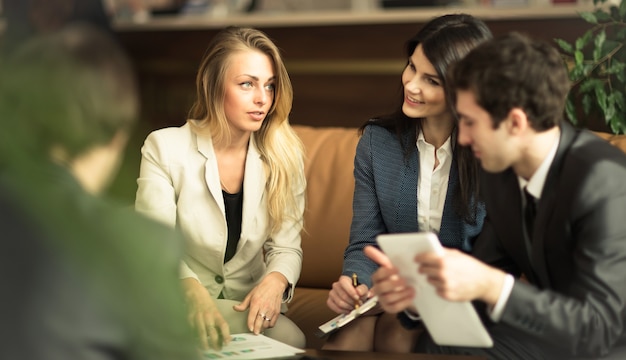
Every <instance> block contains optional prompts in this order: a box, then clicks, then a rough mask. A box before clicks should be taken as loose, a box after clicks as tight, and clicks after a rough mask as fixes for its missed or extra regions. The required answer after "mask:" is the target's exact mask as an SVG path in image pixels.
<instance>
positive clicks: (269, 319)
mask: <svg viewBox="0 0 626 360" xmlns="http://www.w3.org/2000/svg"><path fill="white" fill-rule="evenodd" d="M263 319H265V321H271V320H272V318H271V317H267V316H264V317H263Z"/></svg>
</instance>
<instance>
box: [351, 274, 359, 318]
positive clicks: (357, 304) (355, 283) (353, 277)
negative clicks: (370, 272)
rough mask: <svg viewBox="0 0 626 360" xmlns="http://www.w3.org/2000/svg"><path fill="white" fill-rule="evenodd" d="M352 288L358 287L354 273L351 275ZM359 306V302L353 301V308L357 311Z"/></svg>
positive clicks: (357, 280) (357, 279)
mask: <svg viewBox="0 0 626 360" xmlns="http://www.w3.org/2000/svg"><path fill="white" fill-rule="evenodd" d="M352 286H354V288H355V289H356V287H357V286H359V278H358V277H357V275H356V273H352ZM359 306H360V301H359V300H355V301H354V308H355V309H358V308H359Z"/></svg>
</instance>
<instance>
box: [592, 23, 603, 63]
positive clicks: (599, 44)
mask: <svg viewBox="0 0 626 360" xmlns="http://www.w3.org/2000/svg"><path fill="white" fill-rule="evenodd" d="M604 40H606V32H605V31H604V29H603V30H602V31H600V32H599V33H598V35H596V37H595V39H593V44H594V46H595V48H594V49H593V61H598V60H599V59H601V58H602V57H603V56H604V55H605V53H604V52H603V51H602V50H603V47H604Z"/></svg>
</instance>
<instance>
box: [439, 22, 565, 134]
mask: <svg viewBox="0 0 626 360" xmlns="http://www.w3.org/2000/svg"><path fill="white" fill-rule="evenodd" d="M449 83H450V85H451V86H452V87H453V88H454V89H455V90H457V91H458V90H469V91H471V92H473V93H474V96H475V97H476V102H477V104H478V105H480V107H482V108H484V109H485V110H486V111H487V112H488V113H489V114H490V115H491V118H492V121H493V126H494V128H497V127H499V126H500V122H502V120H504V119H505V118H506V116H507V115H508V113H509V111H511V109H513V108H521V109H523V110H524V111H525V112H526V115H527V116H528V119H529V122H530V124H531V126H532V127H533V128H534V129H535V130H537V131H543V130H547V129H550V128H552V127H554V126H557V125H558V124H559V122H560V121H561V120H562V119H563V111H564V108H565V100H566V98H567V94H568V92H569V89H570V81H569V77H568V74H567V69H566V67H565V65H564V63H563V59H562V57H561V55H560V54H559V52H558V51H557V49H556V48H555V47H553V46H552V45H550V44H548V43H546V42H544V41H540V40H534V39H531V38H530V37H528V36H526V35H523V34H520V33H516V32H512V33H509V34H506V35H502V36H499V37H497V38H495V39H493V40H491V41H488V42H485V43H483V44H481V45H480V46H478V47H477V48H475V49H474V50H472V51H471V52H470V53H469V54H468V55H467V56H466V57H465V58H463V59H462V60H461V61H459V62H458V63H456V64H455V65H454V66H453V67H452V68H451V71H450V73H449Z"/></svg>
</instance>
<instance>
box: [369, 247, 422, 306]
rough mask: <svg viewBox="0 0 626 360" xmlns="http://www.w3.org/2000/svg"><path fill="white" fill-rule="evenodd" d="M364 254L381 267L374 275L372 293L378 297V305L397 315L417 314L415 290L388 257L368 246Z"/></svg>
mask: <svg viewBox="0 0 626 360" xmlns="http://www.w3.org/2000/svg"><path fill="white" fill-rule="evenodd" d="M363 252H364V253H365V255H366V256H367V257H368V258H370V259H371V260H372V261H374V262H375V263H377V264H378V265H380V267H379V268H378V270H376V272H374V274H373V275H372V283H373V286H372V292H373V293H375V294H376V295H378V303H379V304H380V305H381V307H382V308H383V310H385V311H386V312H388V313H392V314H396V313H399V312H401V311H404V310H407V309H408V310H410V311H411V312H412V313H416V312H417V311H416V310H415V307H414V306H413V299H414V298H415V290H414V289H413V287H412V286H410V285H408V284H407V283H406V281H405V280H404V279H403V278H402V277H400V275H399V273H398V269H397V268H396V267H395V266H393V264H391V261H390V260H389V258H388V257H387V255H385V253H383V252H382V251H380V250H378V249H377V248H375V247H374V246H366V247H365V249H363Z"/></svg>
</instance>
